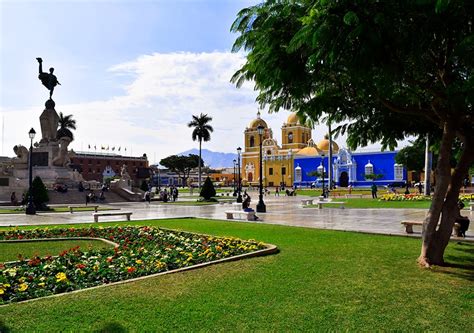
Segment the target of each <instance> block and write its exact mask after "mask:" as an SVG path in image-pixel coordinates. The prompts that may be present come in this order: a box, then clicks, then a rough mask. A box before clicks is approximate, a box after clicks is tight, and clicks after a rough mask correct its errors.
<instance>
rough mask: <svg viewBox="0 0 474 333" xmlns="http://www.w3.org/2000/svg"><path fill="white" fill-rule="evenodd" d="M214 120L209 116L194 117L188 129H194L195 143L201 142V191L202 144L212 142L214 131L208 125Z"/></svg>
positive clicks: (199, 180)
mask: <svg viewBox="0 0 474 333" xmlns="http://www.w3.org/2000/svg"><path fill="white" fill-rule="evenodd" d="M211 120H212V117H209V116H208V115H207V114H202V113H201V115H200V116H194V115H193V120H192V121H191V122H189V124H188V127H194V130H193V134H192V138H193V141H196V140H199V164H198V172H199V174H198V183H199V185H198V186H199V189H201V144H202V140H204V141H210V140H211V132H212V131H214V129H213V128H212V126H211V125H209V124H208V123H209V122H210V121H211Z"/></svg>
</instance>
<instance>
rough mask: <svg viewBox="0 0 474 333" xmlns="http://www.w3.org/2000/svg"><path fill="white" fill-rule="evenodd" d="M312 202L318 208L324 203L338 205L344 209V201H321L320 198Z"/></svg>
mask: <svg viewBox="0 0 474 333" xmlns="http://www.w3.org/2000/svg"><path fill="white" fill-rule="evenodd" d="M314 204H315V205H318V209H323V205H325V204H335V205H340V206H341V208H342V209H344V204H345V202H342V201H322V200H319V201H315V202H314Z"/></svg>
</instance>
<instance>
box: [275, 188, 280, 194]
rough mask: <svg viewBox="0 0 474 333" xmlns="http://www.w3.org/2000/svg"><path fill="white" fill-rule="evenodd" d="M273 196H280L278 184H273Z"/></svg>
mask: <svg viewBox="0 0 474 333" xmlns="http://www.w3.org/2000/svg"><path fill="white" fill-rule="evenodd" d="M275 196H280V191H279V188H278V186H275Z"/></svg>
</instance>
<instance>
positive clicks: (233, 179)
mask: <svg viewBox="0 0 474 333" xmlns="http://www.w3.org/2000/svg"><path fill="white" fill-rule="evenodd" d="M233 162H234V177H233V178H232V187H233V188H234V196H235V195H236V193H235V165H236V163H237V160H235V159H234V160H233Z"/></svg>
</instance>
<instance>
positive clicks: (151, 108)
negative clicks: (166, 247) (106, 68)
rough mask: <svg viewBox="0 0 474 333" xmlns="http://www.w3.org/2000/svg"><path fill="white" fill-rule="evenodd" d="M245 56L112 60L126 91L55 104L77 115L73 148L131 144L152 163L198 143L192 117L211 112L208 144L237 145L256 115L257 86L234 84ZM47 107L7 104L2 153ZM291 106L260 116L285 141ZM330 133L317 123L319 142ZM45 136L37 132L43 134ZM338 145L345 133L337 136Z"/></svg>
mask: <svg viewBox="0 0 474 333" xmlns="http://www.w3.org/2000/svg"><path fill="white" fill-rule="evenodd" d="M244 60H245V59H244V56H243V55H241V54H233V53H229V52H211V53H168V54H159V53H155V54H151V55H143V56H140V57H138V58H137V59H135V60H133V61H130V62H127V63H122V64H118V65H115V66H113V67H111V68H110V71H111V72H112V73H114V74H115V75H117V77H120V78H121V81H122V80H123V77H124V76H126V77H130V83H129V84H128V85H126V86H124V87H123V91H124V93H123V94H122V95H120V96H113V97H111V98H109V99H108V100H103V101H95V102H88V103H81V104H72V105H57V107H56V110H57V111H58V113H59V111H62V112H63V113H64V114H73V116H74V119H76V121H77V130H76V131H75V137H76V140H75V141H74V142H73V143H72V144H71V147H72V148H73V149H74V150H76V151H77V150H87V146H88V145H89V144H91V145H92V146H93V145H94V144H96V145H97V146H98V147H99V146H100V145H106V146H107V145H108V146H110V147H112V146H116V147H118V146H122V149H123V147H127V149H128V152H127V153H130V152H132V153H133V155H141V154H143V153H146V154H147V155H148V157H149V160H150V162H155V158H156V160H157V161H159V160H160V159H161V158H163V157H166V156H168V155H170V154H175V153H179V152H181V151H184V150H187V149H190V148H192V147H197V143H196V142H193V141H192V140H191V129H190V128H188V127H187V125H186V124H187V122H189V121H190V120H191V116H192V115H193V114H199V113H201V112H202V113H206V114H208V115H210V116H212V117H213V121H212V123H211V125H212V126H213V127H214V130H215V131H214V133H213V134H212V137H211V141H210V142H208V143H205V144H204V148H208V149H211V150H214V151H223V152H234V151H235V148H236V147H238V146H242V145H243V131H244V129H245V127H246V126H247V124H248V123H249V122H250V120H252V119H253V118H254V117H255V114H256V112H257V104H256V103H255V102H254V100H255V97H256V92H255V91H254V90H253V86H252V85H251V84H246V85H244V86H243V87H242V88H240V89H237V88H235V86H234V85H233V84H231V83H230V82H229V80H230V78H231V76H232V74H233V73H234V72H235V71H236V70H237V69H238V68H239V66H240V65H242V64H243V62H244ZM41 111H42V107H41V106H38V107H35V108H29V109H23V110H8V111H6V110H4V115H5V133H4V134H5V143H4V147H3V148H4V149H3V154H2V155H10V156H11V155H12V153H13V152H12V150H11V149H10V148H11V147H13V146H14V145H15V144H18V143H23V144H24V145H27V143H28V137H27V133H28V130H29V129H30V127H35V128H36V129H37V132H38V133H40V130H39V129H40V127H39V123H38V117H39V115H40V113H41ZM287 116H288V113H287V112H280V113H278V114H270V115H269V114H266V113H265V112H262V117H263V118H264V119H265V120H266V121H267V123H268V124H269V126H270V127H272V128H273V132H274V137H275V138H276V139H277V140H278V142H281V138H280V127H281V125H282V124H283V122H284V121H285V119H286V117H287ZM325 132H326V130H325V129H324V128H321V127H318V128H317V129H316V131H315V132H314V134H313V136H314V138H315V141H319V139H320V138H321V137H322V136H323V134H324V133H325ZM38 136H40V134H38ZM338 141H339V143H340V145H342V146H344V143H341V141H342V140H338Z"/></svg>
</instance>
